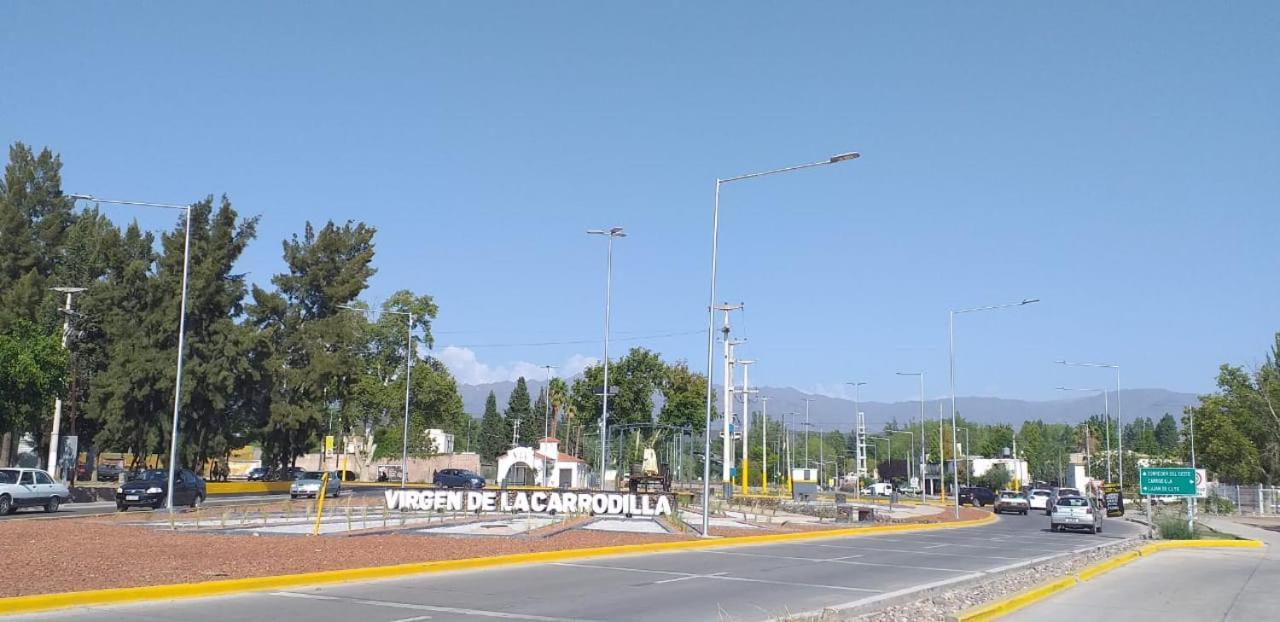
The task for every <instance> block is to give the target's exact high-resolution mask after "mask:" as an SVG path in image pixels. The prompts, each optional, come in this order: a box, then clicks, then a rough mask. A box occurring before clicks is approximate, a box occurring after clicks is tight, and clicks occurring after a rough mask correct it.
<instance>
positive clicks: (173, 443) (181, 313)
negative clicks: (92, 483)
mask: <svg viewBox="0 0 1280 622" xmlns="http://www.w3.org/2000/svg"><path fill="white" fill-rule="evenodd" d="M67 198H68V199H71V200H72V201H73V202H74V201H92V202H94V203H110V204H113V205H133V206H136V207H155V208H160V209H176V210H182V212H183V221H184V222H183V225H184V229H185V232H184V234H183V243H182V299H181V302H180V303H179V305H178V365H177V367H178V369H177V371H176V372H175V374H174V381H173V428H172V431H171V433H170V435H169V486H168V489H167V492H166V495H165V507H167V508H168V509H169V513H170V514H172V513H173V485H174V477H175V475H176V474H177V462H178V413H179V411H180V409H181V404H180V401H181V397H182V352H183V349H184V347H185V346H186V333H187V273H188V272H189V270H190V265H191V206H190V205H174V204H171V203H149V202H146V201H124V200H120V199H100V198H98V197H95V196H93V195H89V194H69V195H67Z"/></svg>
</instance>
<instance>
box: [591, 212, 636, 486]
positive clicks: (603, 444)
mask: <svg viewBox="0 0 1280 622" xmlns="http://www.w3.org/2000/svg"><path fill="white" fill-rule="evenodd" d="M587 233H588V234H590V235H602V236H604V237H605V238H607V239H608V245H607V246H608V250H607V251H606V254H605V268H604V390H602V391H601V392H600V393H601V397H600V486H601V487H604V485H605V484H604V480H605V472H606V470H607V469H608V468H609V466H608V465H609V316H610V313H609V311H610V309H609V307H610V304H611V303H612V299H613V240H614V239H615V238H625V237H627V234H626V233H625V232H623V230H622V227H610V228H609V229H588V230H587Z"/></svg>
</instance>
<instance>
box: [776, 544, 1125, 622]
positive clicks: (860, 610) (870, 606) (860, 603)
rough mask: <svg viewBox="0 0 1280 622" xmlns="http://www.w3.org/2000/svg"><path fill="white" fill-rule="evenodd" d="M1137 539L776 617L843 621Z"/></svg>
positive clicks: (1032, 559) (1045, 557) (1056, 554)
mask: <svg viewBox="0 0 1280 622" xmlns="http://www.w3.org/2000/svg"><path fill="white" fill-rule="evenodd" d="M1137 540H1138V538H1137V537H1136V536H1135V537H1133V538H1126V539H1124V540H1119V541H1116V542H1102V543H1099V544H1095V545H1092V546H1088V547H1085V548H1083V549H1077V550H1073V551H1064V552H1061V553H1053V554H1050V555H1042V556H1040V557H1034V558H1031V559H1025V560H1022V561H1019V562H1014V563H1011V564H1006V565H1004V566H999V567H997V568H990V569H987V570H977V571H974V572H972V573H969V574H965V575H960V576H958V577H950V578H947V579H942V580H940V581H934V582H932V583H926V584H923V585H913V586H911V587H907V588H903V589H900V590H896V591H893V592H886V593H884V594H877V595H875V596H870V597H866V598H861V599H858V600H855V601H852V602H848V603H842V604H839V605H829V606H827V607H823V608H822V609H815V610H812V611H806V612H801V613H795V614H790V615H787V616H783V617H781V618H777V620H780V621H788V620H826V619H829V618H830V619H838V620H844V619H849V618H856V617H857V616H861V615H865V614H869V613H872V612H874V611H879V610H881V609H885V608H887V607H896V606H899V605H905V604H907V603H912V602H915V601H918V600H922V599H925V598H930V597H932V596H935V595H937V594H943V593H946V592H951V591H955V590H961V589H965V588H967V587H970V586H973V585H979V584H981V583H984V582H987V581H990V580H992V579H993V578H997V577H1001V576H1004V575H1006V574H1007V573H1010V572H1014V571H1017V570H1020V569H1022V568H1026V567H1028V566H1035V565H1038V564H1043V563H1047V562H1053V561H1057V560H1060V559H1062V558H1065V557H1070V556H1072V555H1081V554H1085V553H1091V552H1093V551H1095V550H1097V549H1103V548H1107V547H1113V546H1118V545H1121V544H1124V543H1128V542H1135V541H1137ZM832 616H836V617H834V618H833V617H832Z"/></svg>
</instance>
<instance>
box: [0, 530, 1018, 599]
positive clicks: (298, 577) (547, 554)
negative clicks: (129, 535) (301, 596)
mask: <svg viewBox="0 0 1280 622" xmlns="http://www.w3.org/2000/svg"><path fill="white" fill-rule="evenodd" d="M995 521H996V517H995V516H994V515H991V516H986V517H984V518H979V519H975V520H970V521H959V522H954V523H928V524H923V525H911V524H903V525H883V526H877V527H853V528H848V529H827V530H818V531H800V532H794V533H784V534H768V535H759V536H737V537H730V538H706V539H699V540H681V541H677V542H654V543H649V544H624V545H619V546H605V547H597V548H588V549H567V550H563V551H541V552H536V553H516V554H513V555H500V556H496V557H476V558H470V559H453V560H442V561H434V562H419V563H412V564H398V565H394V566H374V567H370V568H352V569H348V570H327V571H322V572H307V573H301V574H289V575H276V576H267V577H250V578H245V579H224V580H219V581H203V582H199V583H179V584H173V585H151V586H142V587H129V588H110V589H103V590H86V591H82V592H64V593H59V594H34V595H31V596H11V597H7V598H0V616H2V615H12V614H18V613H31V612H35V611H48V610H51V609H65V608H68V607H90V606H100V605H112V604H121V603H129V602H139V601H156V600H176V599H184V598H205V597H209V596H224V595H228V594H237V593H243V592H259V591H264V590H278V589H285V588H295V587H301V586H306V585H322V584H329V583H346V582H351V581H371V580H376V579H394V578H400V577H406V576H410V575H416V574H426V573H435V572H448V571H457V570H477V569H481V568H494V567H499V566H513V565H519V564H533V563H548V562H558V561H565V560H573V559H589V558H594V557H606V556H615V555H635V554H644V553H659V552H671V551H682V550H691V549H704V548H713V547H727V546H747V545H753V544H770V543H774V542H794V541H798V540H818V539H826V538H843V537H849V536H870V535H877V534H883V533H894V532H904V531H933V530H938V529H959V528H963V527H977V526H980V525H987V524H990V523H993V522H995Z"/></svg>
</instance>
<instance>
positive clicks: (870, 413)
mask: <svg viewBox="0 0 1280 622" xmlns="http://www.w3.org/2000/svg"><path fill="white" fill-rule="evenodd" d="M528 384H529V393H530V394H531V395H532V396H533V397H535V398H536V397H537V395H538V391H539V390H540V389H541V388H542V385H543V383H542V382H538V381H529V382H528ZM515 385H516V383H514V382H510V381H507V382H492V383H487V384H475V385H459V386H458V391H459V393H461V395H462V402H463V407H464V408H465V409H466V411H467V412H468V413H471V414H472V415H473V416H476V417H479V416H480V414H481V413H483V412H484V401H485V398H486V397H487V396H488V395H489V391H493V392H494V394H495V395H496V396H497V398H498V410H499V411H502V410H503V409H505V408H506V405H507V397H508V396H509V395H510V394H511V390H512V389H513V388H515ZM718 390H719V388H718V387H717V391H718ZM759 390H760V393H759V394H757V395H758V396H759V395H765V396H768V397H769V416H770V417H771V418H774V417H780V416H782V415H783V414H784V413H796V418H795V419H793V420H794V421H797V422H799V421H803V420H804V409H805V400H806V399H810V400H812V401H811V402H810V403H809V421H810V422H811V423H812V424H813V425H815V426H819V427H821V428H822V429H839V430H846V431H847V430H849V429H851V428H852V427H853V421H854V416H853V400H848V399H843V398H838V397H830V396H826V395H817V394H812V393H805V392H803V391H800V390H798V389H793V388H790V387H760V388H759ZM717 394H718V395H719V393H717ZM1115 398H1116V395H1115V393H1111V394H1109V399H1110V402H1111V403H1110V406H1111V414H1112V416H1115V415H1116V413H1117V404H1116V399H1115ZM739 399H740V398H739ZM948 401H949V400H945V401H944V400H939V399H936V398H935V399H926V400H925V407H924V414H925V417H926V418H928V419H929V420H937V418H938V413H939V412H940V411H941V412H946V406H945V403H946V402H948ZM655 403H656V404H658V405H659V406H660V405H661V399H660V398H658V399H655ZM1197 403H1198V401H1197V399H1196V395H1195V394H1194V393H1180V392H1177V391H1169V390H1166V389H1122V390H1121V391H1120V400H1119V408H1120V415H1121V416H1122V418H1123V421H1132V420H1133V419H1134V418H1135V417H1150V418H1151V419H1152V421H1157V420H1159V419H1160V417H1162V416H1164V414H1165V413H1169V414H1171V415H1173V416H1174V417H1175V418H1180V417H1181V415H1182V409H1183V408H1184V407H1186V406H1192V405H1195V404H1197ZM720 407H721V405H720V403H719V402H717V404H716V408H717V410H719V409H720ZM751 408H752V410H753V411H757V410H759V409H760V402H759V401H753V403H752V405H751ZM859 408H860V409H861V410H862V412H863V413H864V414H865V416H866V419H867V428H868V429H869V430H879V429H880V428H881V427H882V426H883V425H884V424H885V423H889V422H891V421H896V422H898V423H901V424H906V423H907V422H908V421H918V420H919V418H920V402H919V401H905V402H888V403H886V402H875V401H864V402H861V403H859ZM740 409H741V405H740V404H739V407H738V410H740ZM956 411H957V412H959V413H960V414H961V415H962V416H964V418H965V419H967V420H969V421H973V422H977V423H985V424H992V423H1010V424H1013V426H1014V428H1015V429H1016V428H1017V427H1018V426H1019V425H1021V423H1022V422H1023V421H1028V420H1035V419H1039V420H1042V421H1044V422H1046V423H1076V422H1080V421H1083V420H1085V419H1087V418H1088V417H1089V416H1090V415H1094V414H1102V411H1103V405H1102V400H1101V399H1100V396H1083V397H1071V398H1067V399H1060V400H1046V401H1032V400H1019V399H1007V398H1001V397H967V396H957V397H956Z"/></svg>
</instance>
